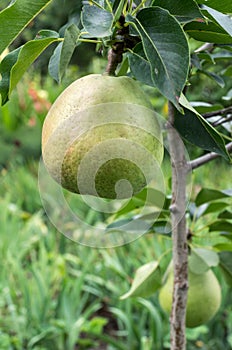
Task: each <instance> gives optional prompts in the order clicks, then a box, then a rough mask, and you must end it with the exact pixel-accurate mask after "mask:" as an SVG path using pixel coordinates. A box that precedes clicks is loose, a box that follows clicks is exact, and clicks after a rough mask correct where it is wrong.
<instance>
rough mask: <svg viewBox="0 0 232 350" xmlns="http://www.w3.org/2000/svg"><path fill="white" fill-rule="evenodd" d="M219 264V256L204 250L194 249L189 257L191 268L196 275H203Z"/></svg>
mask: <svg viewBox="0 0 232 350" xmlns="http://www.w3.org/2000/svg"><path fill="white" fill-rule="evenodd" d="M218 263H219V257H218V254H217V253H216V252H214V251H212V250H208V249H204V248H195V249H193V250H192V251H191V255H190V257H189V268H190V270H191V271H192V272H193V273H195V274H202V273H204V272H206V271H207V270H209V269H210V268H211V267H213V266H217V265H218Z"/></svg>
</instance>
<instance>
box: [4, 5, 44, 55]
mask: <svg viewBox="0 0 232 350" xmlns="http://www.w3.org/2000/svg"><path fill="white" fill-rule="evenodd" d="M50 2H51V0H17V1H15V2H14V3H13V4H12V5H10V6H8V7H7V8H5V9H4V10H2V11H1V12H0V33H1V34H0V54H1V53H2V52H3V51H4V50H5V48H7V47H8V46H9V45H10V44H11V43H12V41H13V40H14V39H15V38H16V37H17V36H18V35H19V34H20V33H21V31H22V30H23V29H24V28H25V27H26V26H27V24H28V23H29V22H30V21H31V20H32V19H33V18H34V17H35V16H36V15H38V13H39V12H40V11H42V10H43V9H44V8H45V7H46V6H47V5H48V4H49V3H50Z"/></svg>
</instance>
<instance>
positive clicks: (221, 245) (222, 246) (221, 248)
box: [213, 242, 232, 252]
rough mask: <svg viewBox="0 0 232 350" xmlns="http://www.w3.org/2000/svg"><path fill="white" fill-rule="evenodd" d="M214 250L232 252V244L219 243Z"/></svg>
mask: <svg viewBox="0 0 232 350" xmlns="http://www.w3.org/2000/svg"><path fill="white" fill-rule="evenodd" d="M213 247H214V249H216V250H217V251H220V252H223V251H225V250H226V251H230V252H232V242H229V243H217V244H214V246H213Z"/></svg>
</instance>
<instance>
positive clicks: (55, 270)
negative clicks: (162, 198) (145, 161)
mask: <svg viewBox="0 0 232 350" xmlns="http://www.w3.org/2000/svg"><path fill="white" fill-rule="evenodd" d="M36 173H37V163H30V164H28V166H27V167H25V166H12V167H11V168H10V169H8V170H4V171H2V174H1V175H2V176H1V179H2V180H1V200H0V209H1V210H0V216H1V228H0V233H1V243H0V255H1V261H2V263H3V262H4V266H5V268H4V269H1V274H0V289H1V297H0V312H1V314H2V315H4V317H2V318H1V321H0V329H1V332H0V341H1V348H2V349H6V350H8V349H11V348H12V349H20V350H21V349H22V348H25V349H46V350H49V349H52V348H56V349H64V348H65V349H72V350H74V349H75V346H78V348H79V349H83V350H84V349H90V348H91V347H93V348H100V346H102V347H103V344H105V345H106V344H108V349H143V348H144V349H147V348H146V346H147V347H148V346H149V347H148V349H153V348H154V347H155V348H156V349H157V350H159V349H160V350H161V349H167V348H168V346H169V345H168V344H169V335H168V318H167V316H166V315H165V314H164V313H163V312H162V311H161V310H160V307H159V304H158V298H157V293H155V294H153V295H152V296H150V297H149V298H146V299H145V298H139V297H134V298H128V299H125V300H123V301H121V300H120V299H119V297H120V295H121V294H122V293H123V292H126V291H127V290H128V289H129V286H130V282H131V279H132V277H133V274H134V271H135V270H136V269H137V268H138V267H139V266H140V265H144V264H146V263H147V262H148V261H154V260H160V259H161V257H162V254H163V252H164V251H166V250H169V251H170V247H171V240H170V238H169V237H167V236H165V235H149V236H144V237H143V238H140V239H139V240H137V241H136V242H134V243H131V244H130V245H127V246H125V247H121V248H117V249H109V250H101V249H100V250H97V249H95V250H93V249H91V248H88V247H84V246H79V245H73V244H72V242H70V241H69V240H67V239H66V238H64V237H63V236H61V235H60V234H59V233H57V232H56V230H55V229H54V228H53V227H52V226H51V225H50V224H49V222H48V221H47V219H46V216H45V215H44V213H43V212H42V211H41V204H40V200H39V193H38V188H37V180H36ZM15 174H17V188H15ZM209 178H210V176H209ZM211 179H212V180H211V181H213V176H212V177H211ZM221 179H224V180H223V182H224V183H221V184H220V186H221V187H222V188H223V187H226V186H227V184H228V183H229V179H228V178H227V174H226V172H224V173H223V176H222V177H221ZM20 189H21V194H20V192H19V190H20ZM25 194H28V196H26V197H25ZM210 196H211V197H210V198H211V199H212V194H211V195H210ZM218 196H221V192H220V191H219V192H217V196H215V195H214V200H213V202H212V203H214V202H215V201H216V202H215V203H217V201H221V200H222V198H221V199H216V198H215V197H218ZM23 197H24V200H23V201H22V199H23ZM198 198H202V199H201V201H202V200H203V198H204V200H206V198H207V200H208V199H209V192H208V194H207V197H206V194H204V193H202V194H200V193H199V197H198ZM223 198H224V199H223V201H224V200H225V197H223ZM208 208H209V207H208ZM206 215H208V217H210V218H211V216H212V215H213V214H212V213H208V214H205V216H206ZM212 219H213V218H212ZM198 220H200V218H199V219H198ZM214 234H215V233H214ZM12 235H13V236H14V239H12ZM196 236H197V237H195V238H194V239H195V240H197V239H198V242H197V244H198V243H199V239H201V240H203V239H205V238H207V236H206V237H203V236H202V237H201V238H200V236H199V233H196ZM218 236H219V238H220V236H221V235H220V234H219V233H218ZM212 238H213V237H212ZM220 239H222V238H220ZM205 244H206V245H207V242H206V241H205ZM144 252H146V254H144ZM227 254H228V253H227ZM125 257H126V258H125ZM169 259H170V254H167V255H166V256H165V257H163V258H162V260H163V265H162V269H163V270H164V269H166V266H167V264H168V262H169ZM230 261H231V259H230V256H229V257H228V256H227V257H226V256H225V257H221V256H220V265H222V266H223V268H224V270H227V267H226V266H227V264H228V263H229V262H230ZM6 267H7V268H6ZM153 267H154V266H153ZM216 272H217V275H218V277H219V279H220V282H221V284H222V291H223V304H222V306H221V310H220V312H219V313H218V315H217V316H216V318H215V319H214V320H212V321H211V322H210V324H208V325H206V326H201V327H199V328H196V329H193V330H187V338H188V340H189V346H188V350H191V349H194V350H195V349H198V348H199V345H200V344H202V345H201V346H202V348H204V349H210V348H212V347H214V346H215V348H216V349H218V350H219V349H221V348H222V347H224V348H225V349H226V350H229V349H230V348H231V345H230V338H229V335H230V334H231V292H230V288H229V287H227V286H226V285H225V282H224V281H223V279H222V276H220V272H219V270H218V267H217V268H216ZM226 333H227V334H228V339H226V337H225V336H224V335H225V334H226ZM74 344H75V345H74ZM145 344H147V345H146V346H145Z"/></svg>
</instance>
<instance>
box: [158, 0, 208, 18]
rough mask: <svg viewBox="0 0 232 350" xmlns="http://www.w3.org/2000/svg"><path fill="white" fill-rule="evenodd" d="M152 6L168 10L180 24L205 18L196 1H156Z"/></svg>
mask: <svg viewBox="0 0 232 350" xmlns="http://www.w3.org/2000/svg"><path fill="white" fill-rule="evenodd" d="M152 5H153V6H159V7H162V8H164V9H166V10H168V11H169V12H170V13H171V14H172V15H173V16H175V17H176V18H177V19H178V20H179V21H180V22H188V21H191V20H193V19H196V18H203V15H202V13H201V11H200V9H199V7H198V6H197V4H196V2H195V1H194V0H185V1H183V0H176V1H173V0H154V1H153V4H152Z"/></svg>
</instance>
